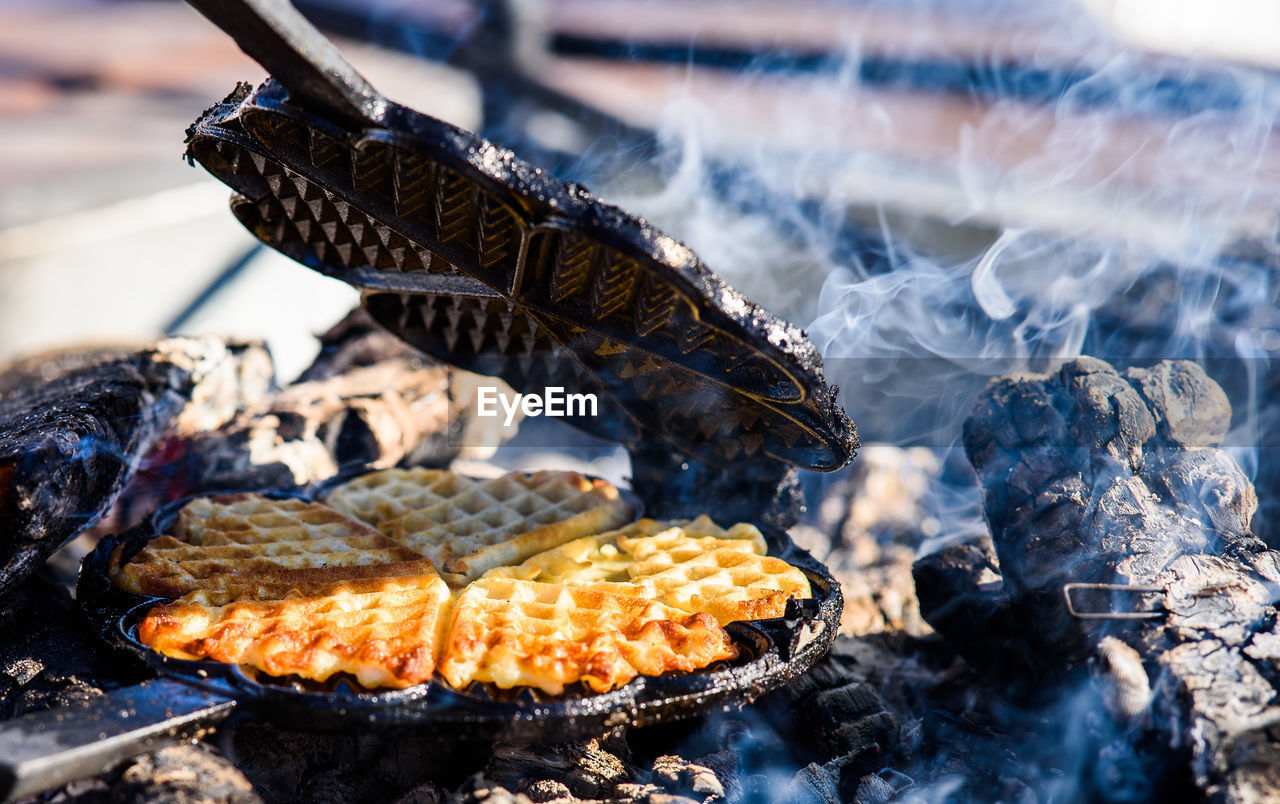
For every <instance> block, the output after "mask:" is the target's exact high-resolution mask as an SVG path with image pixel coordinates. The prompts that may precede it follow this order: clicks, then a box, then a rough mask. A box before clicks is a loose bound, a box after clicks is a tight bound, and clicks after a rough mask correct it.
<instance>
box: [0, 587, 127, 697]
mask: <svg viewBox="0 0 1280 804" xmlns="http://www.w3.org/2000/svg"><path fill="white" fill-rule="evenodd" d="M97 647H98V645H97V641H96V639H95V636H94V635H93V634H92V633H90V632H89V629H88V628H87V627H86V626H85V625H84V623H83V621H82V619H81V617H80V616H79V612H78V611H77V610H76V608H75V603H74V601H72V599H71V595H70V594H68V593H67V591H66V589H64V588H63V587H61V586H58V585H56V584H52V583H49V582H47V581H45V580H43V579H42V578H39V577H33V578H29V579H27V580H26V581H24V582H23V583H21V584H20V585H18V586H17V587H16V588H15V590H14V594H13V595H12V596H11V597H10V599H9V601H8V605H6V606H4V607H3V608H0V719H4V720H8V719H9V718H13V717H18V716H20V715H24V714H28V713H30V712H35V711H38V710H41V709H46V708H51V707H60V706H68V705H71V704H75V703H78V702H82V701H86V700H89V699H92V698H96V697H98V696H100V695H101V694H102V692H103V691H104V690H105V689H110V688H113V687H116V686H119V685H120V684H121V683H124V682H131V681H141V680H143V679H144V678H145V677H146V676H145V674H143V673H140V672H139V671H138V670H136V669H135V668H133V667H132V666H128V665H118V664H116V663H114V662H113V661H112V660H111V657H109V656H106V655H104V654H102V653H101V652H100V651H98V650H97Z"/></svg>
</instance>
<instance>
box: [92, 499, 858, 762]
mask: <svg viewBox="0 0 1280 804" xmlns="http://www.w3.org/2000/svg"><path fill="white" fill-rule="evenodd" d="M272 494H279V493H272ZM280 496H295V497H301V496H303V495H298V494H291V495H280ZM186 502H187V500H179V501H177V502H174V503H171V504H170V505H167V506H165V507H164V508H161V509H160V510H159V511H157V512H156V513H155V514H154V515H153V516H152V517H151V518H150V519H149V520H148V521H147V522H145V523H143V524H142V525H140V526H138V527H137V528H134V529H133V530H131V531H129V532H128V533H125V534H124V535H123V536H121V537H119V538H117V537H109V538H107V539H104V540H103V541H102V542H100V543H99V544H98V546H97V547H96V548H95V549H94V551H93V552H92V553H90V554H89V555H88V556H87V557H86V558H85V560H84V563H83V564H82V566H81V570H80V581H79V585H78V586H77V590H76V593H77V594H76V596H77V600H78V602H79V605H80V606H81V608H82V610H83V611H84V612H85V614H86V615H87V617H88V618H89V620H90V621H91V623H92V624H93V626H94V628H95V629H96V631H97V632H98V633H99V634H100V635H101V636H102V637H103V638H104V639H105V640H106V641H107V643H108V644H110V645H111V646H113V647H114V648H116V649H119V650H121V651H124V652H126V653H128V654H131V655H132V656H134V657H135V658H137V659H139V660H140V661H143V662H145V663H146V664H148V665H150V666H151V667H152V668H154V669H155V670H156V671H157V672H158V673H160V674H162V675H165V676H168V677H171V678H174V679H176V680H179V681H183V682H185V683H188V684H191V685H193V686H195V687H199V688H203V689H207V690H209V691H211V692H215V693H217V694H219V695H224V696H228V697H231V698H234V699H235V700H237V701H238V705H237V707H236V715H235V716H236V717H246V716H248V717H259V718H267V719H271V720H274V721H276V722H279V723H282V724H285V725H288V726H290V727H291V728H305V729H312V730H319V731H336V730H342V731H349V730H351V729H353V728H356V729H360V728H364V729H375V728H395V727H405V728H414V729H418V730H420V729H426V730H428V731H431V732H434V733H437V734H439V735H441V736H443V737H448V738H462V737H475V738H501V739H504V740H508V741H538V740H546V739H549V738H551V737H554V738H555V739H556V740H557V741H561V740H565V739H572V738H575V737H587V736H594V735H598V734H600V733H602V732H604V731H606V730H608V729H610V728H613V727H615V726H623V725H634V726H643V725H650V724H656V723H661V722H666V721H672V720H679V719H682V718H686V717H690V716H693V715H697V714H703V713H706V712H708V711H711V710H712V709H715V708H718V707H730V706H740V705H743V704H746V703H750V702H751V701H754V700H755V699H756V698H758V697H759V696H760V695H763V694H764V693H765V692H768V691H769V690H771V689H774V688H776V687H777V686H779V685H781V684H783V683H785V682H786V681H788V680H790V679H792V678H794V677H796V676H798V675H800V674H802V673H804V672H805V671H807V670H808V669H809V668H810V667H811V666H812V665H813V663H814V662H816V661H817V660H818V659H819V658H821V657H822V656H823V655H824V654H825V653H826V652H827V650H829V649H830V647H831V643H832V642H833V641H834V640H835V636H836V631H837V629H838V627H839V622H840V613H841V609H842V607H843V598H842V596H841V593H840V587H839V585H838V584H836V582H835V581H834V579H832V577H831V575H830V573H828V572H827V570H826V568H825V567H824V566H822V564H820V563H819V562H818V561H816V560H814V559H813V557H812V556H810V555H809V553H808V552H806V551H804V550H801V549H800V548H798V547H796V546H795V545H794V544H793V543H792V542H791V540H790V539H789V538H788V537H787V536H786V534H785V533H782V532H781V531H777V530H773V529H767V528H761V531H762V532H763V533H764V534H765V538H766V541H767V543H768V546H769V553H770V555H776V556H778V557H779V558H782V559H784V560H786V561H788V562H790V563H791V564H793V565H795V566H797V567H799V568H800V569H801V570H802V571H803V572H804V573H805V575H806V576H807V577H808V578H809V583H810V586H811V587H812V590H813V595H814V596H813V598H811V599H809V600H792V601H790V602H789V603H788V606H787V614H786V616H784V617H781V618H778V619H775V620H760V621H754V622H742V623H732V624H730V625H728V626H727V627H726V629H725V630H727V631H728V632H729V634H730V636H731V637H732V639H733V642H734V644H735V645H736V646H737V647H738V649H739V651H740V652H741V654H742V655H741V656H740V657H739V658H737V659H735V660H733V661H731V662H725V663H721V664H720V665H719V666H715V667H712V668H709V669H707V670H705V671H702V672H697V673H688V674H676V675H668V676H640V677H637V678H636V679H635V680H633V681H632V682H631V683H629V684H627V685H626V686H624V687H621V688H619V689H617V690H613V691H611V692H607V693H603V694H594V693H591V692H589V691H587V690H585V689H581V690H567V691H566V695H564V696H562V697H557V698H550V697H547V696H543V695H541V694H540V693H535V692H533V691H531V690H527V689H526V690H520V691H503V690H498V689H497V688H495V687H492V686H490V685H484V684H475V685H472V686H471V687H470V688H469V689H467V690H455V689H453V688H452V687H450V686H448V685H447V684H445V683H444V682H443V681H440V680H439V679H433V680H432V681H430V682H429V683H427V684H422V685H418V686H416V687H411V688H409V689H405V690H392V691H384V692H360V691H357V690H355V689H353V688H351V687H349V686H346V685H345V684H340V685H338V687H337V688H335V689H323V690H322V689H317V688H316V687H315V686H311V687H310V688H307V687H304V686H303V685H301V684H297V685H291V684H289V683H287V682H284V681H264V680H260V679H258V678H255V677H253V676H251V675H249V674H247V673H246V672H245V671H243V670H242V669H241V668H240V667H238V666H236V665H232V664H226V663H222V662H213V661H186V660H181V659H171V658H169V657H166V656H163V655H162V654H159V653H157V652H155V651H153V650H151V649H150V648H148V647H146V646H145V645H143V644H142V643H141V642H139V641H138V638H137V631H136V626H137V622H138V620H139V619H140V618H141V617H142V616H143V615H144V614H145V613H146V611H147V610H148V609H150V607H151V606H153V605H155V604H156V603H158V602H162V601H161V599H160V598H153V597H147V596H145V595H138V594H134V593H131V592H126V591H123V590H121V589H117V588H116V587H115V586H113V585H112V583H111V582H110V580H109V577H108V563H109V560H110V556H111V553H112V551H114V550H115V549H116V547H117V546H119V545H121V544H123V545H124V547H123V552H124V555H126V556H128V555H132V554H133V553H135V552H136V551H138V550H140V549H142V547H143V546H144V545H145V544H146V542H147V541H148V540H149V539H151V538H153V537H155V536H158V535H160V534H162V533H165V532H167V531H168V529H169V527H170V525H171V524H172V522H173V519H174V517H176V515H177V513H178V510H179V509H180V508H181V507H182V505H184V504H185V503H186Z"/></svg>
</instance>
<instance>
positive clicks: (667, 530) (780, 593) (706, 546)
mask: <svg viewBox="0 0 1280 804" xmlns="http://www.w3.org/2000/svg"><path fill="white" fill-rule="evenodd" d="M766 551H767V546H766V544H765V541H764V537H763V536H762V535H761V534H760V531H759V530H758V529H757V528H756V527H755V526H754V525H749V524H745V523H739V524H737V525H734V526H733V527H731V528H729V529H728V530H724V529H722V528H720V527H719V526H717V525H716V524H715V523H714V522H712V521H711V519H710V518H708V517H706V516H700V517H698V518H697V519H694V520H690V521H680V522H658V521H655V520H652V519H641V520H640V521H638V522H634V523H632V524H630V525H627V526H626V527H624V528H621V529H619V530H616V531H613V532H611V533H604V534H601V535H599V536H587V537H584V538H581V539H575V540H574V541H571V542H568V543H566V544H562V545H560V546H559V547H556V548H553V549H551V550H547V551H545V552H543V553H540V554H538V555H536V556H533V557H532V558H530V559H528V560H527V561H525V562H524V563H522V564H520V565H519V566H515V567H501V568H498V569H494V570H491V571H489V572H488V573H487V574H486V575H485V577H486V578H499V577H502V578H518V579H522V580H529V581H543V582H546V583H552V584H566V585H570V586H582V585H595V584H598V583H600V582H602V581H603V582H609V583H610V584H611V586H613V588H614V589H615V591H617V592H619V593H621V594H631V595H636V596H639V597H644V598H648V599H653V600H657V601H660V602H662V603H664V604H665V605H667V606H670V607H672V608H675V609H679V610H681V611H685V612H689V613H699V612H705V613H707V614H710V615H712V616H713V617H715V618H716V620H717V621H718V622H719V623H720V624H721V625H724V624H727V623H730V622H735V621H738V620H763V619H769V618H772V617H781V616H782V615H783V614H784V613H785V612H786V605H787V600H788V599H789V598H793V597H794V598H808V597H812V594H813V593H812V591H811V589H810V588H809V579H808V578H806V577H805V575H804V573H803V572H801V571H800V570H798V569H796V568H795V567H793V566H791V565H790V564H788V563H787V562H785V561H783V560H782V559H779V558H774V557H772V556H768V555H766V554H765V553H766Z"/></svg>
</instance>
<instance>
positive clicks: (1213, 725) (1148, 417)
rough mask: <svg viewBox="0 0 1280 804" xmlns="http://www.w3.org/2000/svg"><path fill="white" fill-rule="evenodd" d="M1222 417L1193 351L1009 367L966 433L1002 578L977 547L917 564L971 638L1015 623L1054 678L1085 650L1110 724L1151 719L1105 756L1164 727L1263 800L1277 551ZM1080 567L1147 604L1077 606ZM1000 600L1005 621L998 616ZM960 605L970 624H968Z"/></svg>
mask: <svg viewBox="0 0 1280 804" xmlns="http://www.w3.org/2000/svg"><path fill="white" fill-rule="evenodd" d="M1230 420H1231V409H1230V405H1229V403H1228V401H1227V399H1226V396H1225V395H1224V394H1223V393H1222V391H1221V389H1220V388H1218V387H1217V386H1216V385H1215V384H1214V383H1213V382H1212V381H1211V380H1210V379H1209V378H1208V377H1207V376H1206V375H1205V374H1204V372H1203V371H1202V370H1201V369H1200V367H1199V366H1197V365H1195V364H1193V363H1190V362H1187V361H1165V362H1163V363H1160V364H1158V365H1156V366H1154V367H1152V368H1131V369H1128V370H1127V371H1125V372H1123V373H1122V372H1119V371H1117V370H1115V369H1114V368H1112V367H1111V366H1109V365H1108V364H1106V363H1104V362H1102V361H1098V360H1092V359H1087V358H1086V359H1080V360H1075V361H1071V362H1068V363H1067V364H1065V365H1064V366H1063V367H1062V368H1061V370H1059V371H1058V372H1055V373H1053V374H1049V375H1014V376H1011V377H1005V378H1000V379H997V380H995V381H993V382H992V383H991V384H990V385H989V386H988V388H987V390H986V391H985V392H984V394H983V395H982V397H981V398H980V399H979V400H978V402H977V404H976V405H975V408H974V412H973V414H972V416H971V417H970V419H969V420H968V421H967V422H966V423H965V429H964V434H965V448H966V451H967V453H968V455H969V457H970V460H971V462H972V463H973V466H974V468H975V470H977V472H978V476H979V478H980V480H981V482H982V487H983V504H984V511H985V513H986V517H987V521H988V523H989V525H990V527H991V533H992V536H993V541H994V545H995V550H996V553H997V555H998V565H999V571H1000V575H1001V586H1000V588H999V591H998V592H997V591H996V590H995V587H994V585H991V584H988V585H987V588H986V589H985V590H984V589H983V584H982V583H981V581H980V578H982V577H983V574H984V573H985V572H987V571H988V570H989V567H988V566H986V565H987V564H988V563H989V562H988V561H987V560H986V559H979V558H978V557H977V556H975V555H974V554H973V551H970V552H969V554H968V555H967V556H959V557H957V555H956V554H953V555H952V556H950V557H949V558H948V559H945V560H944V559H939V558H933V557H930V558H929V559H926V560H922V562H921V564H918V565H917V570H916V571H917V580H918V581H922V579H926V578H927V579H928V580H929V582H930V583H933V584H935V586H934V588H933V589H932V591H931V595H932V598H933V599H932V602H931V603H930V604H929V605H927V606H926V616H927V617H930V620H931V622H932V624H933V625H934V627H935V628H937V629H938V630H939V632H941V633H943V634H944V635H946V636H947V637H948V638H949V639H951V640H952V641H953V642H954V644H956V645H957V646H958V647H960V649H961V650H965V643H966V642H967V641H970V640H972V638H973V635H974V632H975V631H981V630H983V628H984V625H983V624H984V623H995V627H993V628H992V629H991V630H992V632H993V633H992V634H990V635H988V637H987V640H988V641H997V640H999V639H1008V638H1010V637H1011V635H1013V634H1017V635H1019V637H1018V639H1019V641H1020V642H1021V643H1022V651H1023V655H1024V656H1025V657H1026V658H1027V660H1028V663H1027V667H1026V672H1027V677H1028V679H1031V678H1035V679H1038V683H1040V684H1041V685H1042V686H1043V685H1045V684H1046V683H1052V680H1054V679H1058V678H1061V677H1062V673H1063V672H1064V668H1065V671H1066V672H1073V671H1076V670H1079V669H1081V668H1084V667H1086V666H1087V665H1088V663H1089V660H1090V658H1091V657H1093V666H1094V668H1095V673H1096V674H1097V675H1098V676H1099V678H1100V679H1101V687H1102V690H1103V693H1102V694H1103V699H1104V702H1105V703H1106V705H1107V706H1108V707H1109V708H1110V709H1111V711H1112V712H1113V713H1115V715H1116V719H1117V720H1119V721H1122V722H1132V721H1137V722H1140V723H1142V724H1145V725H1144V726H1143V730H1144V732H1145V736H1143V735H1141V734H1132V733H1131V732H1124V731H1122V732H1119V733H1121V734H1125V735H1129V737H1128V738H1127V739H1128V742H1127V743H1125V742H1120V743H1113V744H1112V745H1111V747H1110V748H1108V749H1107V750H1108V751H1109V752H1112V753H1115V754H1116V755H1117V756H1123V755H1124V754H1125V750H1126V749H1125V745H1136V744H1139V743H1140V742H1141V741H1142V740H1143V739H1149V740H1154V742H1155V744H1158V745H1162V746H1163V749H1162V750H1163V752H1164V755H1166V756H1168V757H1170V758H1171V759H1176V758H1179V757H1182V756H1184V755H1185V756H1186V757H1187V761H1188V762H1189V767H1188V768H1187V769H1186V773H1187V775H1188V776H1189V777H1190V779H1192V780H1193V781H1194V783H1195V785H1196V786H1197V787H1198V788H1199V789H1200V791H1201V793H1202V794H1204V795H1206V796H1208V797H1209V798H1210V799H1212V800H1218V801H1231V802H1245V801H1262V800H1267V799H1269V798H1273V797H1274V796H1276V795H1277V794H1280V740H1278V739H1277V738H1276V737H1275V736H1274V732H1273V731H1271V729H1272V722H1273V720H1274V718H1273V717H1272V714H1271V713H1272V708H1271V707H1272V705H1273V704H1272V701H1274V700H1275V696H1276V693H1277V691H1280V674H1278V672H1277V668H1280V634H1277V632H1276V622H1277V611H1276V607H1275V606H1274V604H1273V601H1274V600H1275V597H1276V596H1275V593H1274V590H1275V588H1276V587H1277V585H1280V554H1277V553H1275V552H1274V551H1271V550H1268V549H1267V548H1266V546H1265V545H1264V544H1263V543H1262V542H1261V541H1260V540H1258V539H1257V538H1255V537H1254V536H1253V535H1252V533H1251V531H1250V522H1251V518H1252V516H1253V513H1254V511H1255V510H1256V508H1257V497H1256V495H1255V493H1254V490H1253V487H1252V485H1251V484H1250V482H1249V481H1248V479H1247V478H1246V477H1245V475H1244V473H1243V472H1242V471H1241V469H1240V467H1239V466H1238V465H1237V464H1236V463H1235V461H1234V459H1232V458H1231V456H1230V455H1229V454H1228V453H1226V452H1225V451H1223V450H1220V449H1218V448H1217V445H1218V444H1219V443H1221V440H1222V438H1223V437H1224V435H1225V433H1226V431H1227V428H1228V426H1229V423H1230ZM946 560H951V561H952V563H951V564H950V565H949V567H948V566H944V565H945V564H946ZM1070 582H1088V583H1112V584H1118V585H1120V586H1121V587H1124V588H1122V589H1120V590H1118V591H1115V592H1112V593H1110V594H1106V593H1104V594H1101V595H1098V594H1095V595H1093V596H1092V597H1086V598H1085V599H1084V601H1083V602H1084V605H1086V607H1087V608H1089V609H1091V610H1098V611H1100V612H1101V613H1103V614H1106V613H1108V612H1109V611H1119V612H1133V611H1138V612H1142V611H1149V612H1153V613H1154V616H1151V617H1148V618H1144V619H1122V620H1115V619H1110V618H1104V619H1088V620H1081V619H1076V618H1074V617H1072V616H1071V615H1070V613H1069V612H1068V610H1067V606H1066V602H1065V599H1064V590H1063V586H1064V584H1066V583H1070ZM948 584H949V585H948ZM922 587H923V583H922ZM1128 587H1139V588H1146V587H1150V588H1152V589H1154V590H1156V591H1155V592H1153V593H1142V592H1140V591H1125V588H1128ZM948 596H951V597H952V601H953V602H952V606H953V608H952V609H950V610H948V609H947V606H946V604H945V603H944V601H945V600H946V598H947V597H948ZM993 606H995V607H996V608H997V609H998V610H999V611H1000V612H1001V614H1000V616H998V617H993V616H989V615H990V612H991V611H992V610H993V609H992V607H993ZM966 612H969V613H970V614H971V619H973V620H975V621H976V622H977V623H978V624H977V625H976V626H975V625H974V624H973V623H972V622H971V623H969V624H967V625H962V624H963V623H964V620H965V618H966ZM1010 620H1012V621H1013V627H1012V628H1008V627H1006V626H1007V625H1008V623H1009V621H1010ZM1108 639H1114V640H1118V641H1119V642H1120V643H1123V645H1125V646H1127V649H1125V648H1122V647H1120V646H1119V645H1117V644H1116V643H1114V642H1108V641H1107V640H1108ZM974 653H975V651H974V650H973V649H970V650H969V652H968V654H967V655H970V656H973V655H974ZM1143 676H1145V677H1146V684H1145V686H1144V680H1143ZM1028 686H1033V683H1032V682H1030V681H1028ZM1144 701H1149V703H1146V704H1145V705H1144ZM1100 756H1101V755H1100ZM1163 772H1165V773H1167V774H1171V775H1176V774H1178V773H1180V772H1181V771H1179V769H1178V768H1173V767H1171V768H1165V769H1164V771H1163ZM1121 775H1123V774H1121Z"/></svg>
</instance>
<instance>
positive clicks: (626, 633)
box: [440, 578, 737, 695]
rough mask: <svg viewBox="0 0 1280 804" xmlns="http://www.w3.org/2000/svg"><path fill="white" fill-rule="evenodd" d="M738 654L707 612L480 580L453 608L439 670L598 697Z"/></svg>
mask: <svg viewBox="0 0 1280 804" xmlns="http://www.w3.org/2000/svg"><path fill="white" fill-rule="evenodd" d="M736 655H737V649H736V648H735V647H734V645H733V642H732V641H731V640H730V638H729V636H728V634H726V633H725V632H724V631H723V630H722V629H721V628H720V627H719V626H718V625H717V624H716V622H715V620H714V619H712V618H711V617H710V616H708V615H705V614H685V613H683V612H679V611H675V610H672V609H670V608H668V607H666V606H663V605H662V604H660V603H657V602H655V601H651V600H644V599H641V598H636V597H631V596H627V595H619V594H613V593H611V592H607V591H602V590H600V589H589V588H586V587H572V586H559V585H556V584H547V583H537V582H533V581H521V580H516V579H512V578H486V579H482V580H479V581H476V582H475V583H473V584H471V585H470V586H469V587H467V589H466V591H464V592H463V593H462V595H461V596H459V598H458V600H457V602H456V603H455V604H454V615H453V624H452V625H451V626H450V629H449V635H448V637H447V638H446V644H445V649H444V656H443V658H442V661H441V664H440V672H441V674H442V675H443V676H444V678H445V679H446V680H447V681H448V682H449V683H450V684H452V685H453V686H454V687H455V688H457V689H466V687H467V686H468V685H469V684H471V683H472V682H475V681H484V682H490V683H493V684H495V685H497V686H498V687H501V688H504V689H509V688H511V687H514V686H517V685H531V686H535V687H538V688H540V689H542V690H543V691H545V692H547V693H550V694H552V695H559V694H561V693H562V692H563V691H564V685H565V684H568V683H572V682H574V681H578V680H582V681H585V682H586V683H587V685H588V686H590V687H591V688H592V689H593V690H595V691H596V692H604V691H606V690H609V689H612V688H614V687H618V686H622V685H623V684H626V683H627V682H628V681H630V680H631V679H633V678H635V677H636V676H637V675H640V674H644V675H651V676H657V675H662V674H663V673H668V672H691V671H693V670H698V669H701V668H703V667H706V666H707V665H709V664H712V663H713V662H716V661H721V660H726V659H732V658H734V657H735V656H736Z"/></svg>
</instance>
